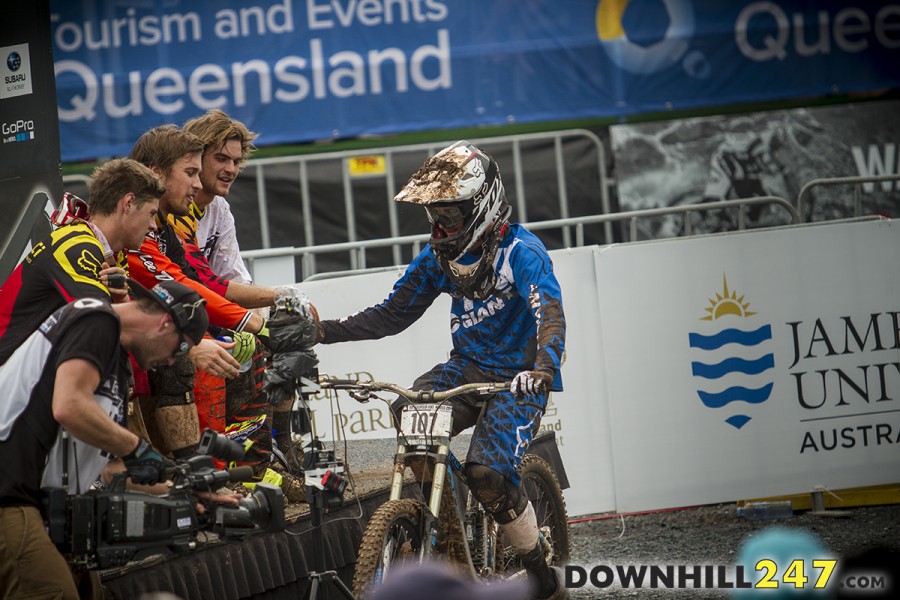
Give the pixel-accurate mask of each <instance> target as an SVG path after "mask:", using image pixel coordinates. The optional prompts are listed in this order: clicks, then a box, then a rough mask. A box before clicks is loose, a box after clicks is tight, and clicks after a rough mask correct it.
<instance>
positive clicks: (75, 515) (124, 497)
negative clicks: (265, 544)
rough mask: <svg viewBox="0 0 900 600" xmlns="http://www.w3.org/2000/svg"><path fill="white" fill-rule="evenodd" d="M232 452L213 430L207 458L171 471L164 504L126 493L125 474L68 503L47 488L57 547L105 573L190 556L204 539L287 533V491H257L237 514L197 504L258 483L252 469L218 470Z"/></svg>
mask: <svg viewBox="0 0 900 600" xmlns="http://www.w3.org/2000/svg"><path fill="white" fill-rule="evenodd" d="M232 444H234V442H231V441H230V440H228V439H227V438H225V437H224V436H221V435H219V434H217V433H215V432H214V431H212V430H209V429H207V430H206V431H204V432H203V435H202V437H201V440H200V452H201V454H199V455H197V456H194V457H192V458H190V459H188V460H185V461H180V462H177V463H175V465H174V467H172V468H171V469H170V471H169V476H170V479H171V481H172V485H171V487H170V490H169V492H168V493H167V494H166V495H164V496H154V495H151V494H147V493H144V492H138V491H131V490H126V489H125V483H126V480H127V478H128V476H127V474H125V473H120V474H117V475H116V476H115V477H114V478H113V481H112V482H111V484H110V486H109V488H108V489H106V490H91V491H89V492H88V493H86V494H81V495H68V494H67V493H66V489H65V488H62V487H59V488H45V490H44V491H45V492H46V493H47V497H46V509H47V523H48V533H49V534H50V539H51V540H52V541H53V543H54V544H56V545H57V547H58V548H59V550H60V552H62V553H63V554H64V555H66V556H67V557H68V559H69V561H70V562H71V563H72V564H74V565H77V566H80V567H82V568H86V569H105V568H109V567H119V566H123V565H125V564H126V563H127V562H129V561H132V560H136V559H140V558H144V557H146V556H150V555H152V554H160V553H163V554H166V553H173V552H174V553H186V552H188V551H190V550H193V549H194V548H195V547H196V540H197V536H198V534H199V533H200V532H211V533H215V534H217V535H218V536H219V537H221V538H223V539H236V538H242V537H244V536H246V535H249V534H251V533H254V532H257V531H269V532H274V531H282V530H283V529H284V527H285V522H284V498H283V497H282V492H281V488H278V487H276V486H273V485H269V484H265V483H260V484H257V485H256V488H255V490H254V492H253V493H252V494H251V495H250V496H247V497H245V498H241V499H240V500H239V503H238V505H237V506H233V505H222V504H215V503H213V502H211V501H209V500H203V499H198V497H197V496H195V494H194V492H215V491H216V490H217V489H219V488H220V487H221V486H222V485H223V484H225V483H226V482H229V481H234V482H238V481H245V480H247V479H249V477H250V475H252V469H251V468H250V467H237V468H233V469H227V470H220V469H216V468H215V463H214V462H213V457H214V456H215V457H216V458H223V459H228V458H230V453H234V452H236V450H235V449H234V447H233V446H231V445H232ZM234 445H236V446H238V448H240V446H239V445H237V444H234ZM240 451H241V454H243V452H242V449H240ZM231 455H233V454H231ZM198 502H199V503H201V504H203V506H204V507H205V512H203V513H200V512H198V510H197V504H198Z"/></svg>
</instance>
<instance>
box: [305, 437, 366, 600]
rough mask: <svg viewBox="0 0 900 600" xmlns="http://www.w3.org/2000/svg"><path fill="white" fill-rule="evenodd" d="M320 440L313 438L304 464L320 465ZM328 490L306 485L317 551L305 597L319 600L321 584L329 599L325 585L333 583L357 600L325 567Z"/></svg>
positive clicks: (339, 589)
mask: <svg viewBox="0 0 900 600" xmlns="http://www.w3.org/2000/svg"><path fill="white" fill-rule="evenodd" d="M319 450H320V446H319V440H318V438H313V442H312V443H311V444H310V445H309V449H308V450H307V451H306V452H305V453H304V454H303V464H304V465H313V466H315V465H319V464H320V460H321V459H320V456H319ZM326 496H327V492H325V491H324V490H320V489H319V488H317V487H316V486H313V485H307V486H306V501H307V503H309V512H310V523H311V524H312V535H313V548H314V551H315V570H314V571H310V572H309V574H308V575H307V577H309V587H308V588H307V589H306V591H305V592H304V595H303V597H304V598H306V599H307V600H318V595H319V585H320V583H321V585H322V586H323V587H322V588H321V589H322V591H323V592H324V594H323V595H322V597H323V598H324V599H325V600H327V599H328V590H327V588H325V587H324V586H325V585H327V584H329V583H331V584H333V585H334V586H336V587H337V589H338V591H340V592H341V594H343V596H344V597H345V598H347V599H348V600H356V598H355V597H354V596H353V592H351V591H350V588H348V587H347V585H346V584H345V583H344V582H343V581H341V579H340V577H338V576H337V571H334V570H326V569H325V536H324V534H323V533H322V511H323V510H324V509H325V506H326V500H327V498H326Z"/></svg>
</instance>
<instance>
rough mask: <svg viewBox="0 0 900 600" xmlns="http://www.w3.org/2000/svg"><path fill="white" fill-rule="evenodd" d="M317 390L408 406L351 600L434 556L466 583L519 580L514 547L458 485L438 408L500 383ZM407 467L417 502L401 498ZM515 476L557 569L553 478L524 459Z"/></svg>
mask: <svg viewBox="0 0 900 600" xmlns="http://www.w3.org/2000/svg"><path fill="white" fill-rule="evenodd" d="M321 385H322V387H323V388H331V389H335V390H347V391H348V392H349V393H350V396H351V397H353V398H354V399H356V400H359V401H362V402H365V401H368V400H370V399H371V398H379V396H377V395H376V393H377V392H394V393H396V394H399V395H401V396H404V397H406V398H408V399H410V400H411V401H412V403H411V404H410V405H409V406H407V407H405V408H404V411H403V414H402V416H401V419H400V421H401V423H400V427H399V432H398V437H397V452H396V454H395V457H394V471H393V478H392V481H391V488H390V498H389V500H388V501H387V502H385V503H384V504H382V505H381V506H380V507H379V508H378V509H377V510H376V511H375V512H374V514H373V515H372V517H371V519H370V520H369V523H368V525H367V526H366V530H365V532H364V533H363V537H362V541H361V543H360V548H359V555H358V558H357V562H356V571H355V574H354V577H353V588H354V593H355V594H356V595H357V597H362V596H364V595H365V594H366V593H367V592H368V591H369V590H370V589H371V588H372V587H373V586H377V585H378V584H379V583H380V582H381V581H383V580H384V579H385V578H387V577H389V576H390V571H391V569H392V567H394V566H395V565H397V564H399V563H400V562H401V561H403V562H407V561H419V562H421V561H424V560H427V559H429V558H433V557H435V556H440V555H443V556H444V557H445V558H448V559H450V560H452V561H453V562H455V563H457V564H459V565H460V566H462V567H463V569H464V570H466V571H467V572H468V573H469V574H470V575H471V576H472V577H473V578H474V577H480V578H484V579H490V578H495V577H518V576H522V574H523V571H522V568H521V564H520V562H519V558H518V555H517V553H516V551H515V549H514V548H512V547H511V546H510V545H509V544H508V543H507V542H506V540H505V539H504V537H503V535H502V532H501V531H500V528H499V526H498V524H497V523H496V522H495V521H494V519H493V517H492V516H491V515H490V514H489V513H488V512H487V511H486V510H485V509H484V507H482V506H481V504H480V503H479V502H478V501H477V500H476V499H475V497H474V496H473V495H472V493H471V492H470V491H469V490H468V488H467V487H466V485H465V483H466V482H465V476H464V474H463V465H462V464H461V463H460V462H459V460H457V458H456V457H455V456H454V455H453V452H452V451H451V450H450V432H451V430H452V424H453V414H452V409H451V406H450V405H449V404H447V403H446V401H447V400H449V399H450V398H453V397H454V396H458V395H461V394H466V395H468V396H477V397H479V398H481V400H479V402H484V401H487V400H489V398H490V396H492V395H493V394H496V393H498V392H508V391H509V383H508V382H507V383H470V384H465V385H461V386H458V387H455V388H452V389H449V390H446V391H441V392H433V391H414V390H408V389H405V388H402V387H400V386H398V385H395V384H392V383H384V382H379V381H368V382H366V381H347V380H336V379H328V380H325V381H323V382H321ZM407 467H410V468H411V470H412V471H413V474H414V475H415V477H416V479H417V481H418V482H419V484H420V487H419V489H421V495H422V499H419V498H417V497H404V485H403V482H404V476H405V473H406V469H407ZM521 476H522V488H523V491H524V493H525V495H526V496H527V497H528V499H529V500H530V501H531V503H532V505H533V506H534V510H535V513H536V515H537V521H538V528H539V531H540V537H541V544H542V545H543V548H544V551H545V555H546V558H547V562H548V563H549V564H551V565H556V566H558V565H561V564H562V563H564V562H565V561H566V560H568V557H569V526H568V522H567V514H566V503H565V499H564V498H563V495H562V490H561V489H560V485H559V481H558V480H557V477H556V474H555V473H554V472H553V469H552V468H551V467H550V465H549V464H548V463H547V462H546V461H545V460H543V459H542V458H541V457H539V456H537V455H535V454H526V455H525V457H524V458H523V460H522V466H521ZM429 480H430V483H429Z"/></svg>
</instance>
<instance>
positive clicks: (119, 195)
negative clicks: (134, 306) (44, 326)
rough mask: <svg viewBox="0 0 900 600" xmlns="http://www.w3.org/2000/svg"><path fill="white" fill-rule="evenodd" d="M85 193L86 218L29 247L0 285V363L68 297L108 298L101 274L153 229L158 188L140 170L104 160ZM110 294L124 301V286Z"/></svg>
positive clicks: (121, 263)
mask: <svg viewBox="0 0 900 600" xmlns="http://www.w3.org/2000/svg"><path fill="white" fill-rule="evenodd" d="M88 188H89V191H90V194H91V208H90V211H91V216H90V219H89V220H76V221H75V222H74V223H72V224H70V225H66V226H64V227H60V228H59V229H57V230H56V231H54V232H53V233H52V234H51V235H50V237H49V238H48V239H45V240H42V241H41V242H38V243H37V244H35V246H34V248H32V250H31V252H30V253H29V254H28V256H26V257H25V259H24V260H23V261H22V262H21V263H20V264H19V265H18V266H17V267H16V269H15V270H14V271H13V272H12V274H11V275H10V276H9V278H7V280H6V281H5V282H4V283H3V285H2V287H0V365H2V364H4V363H6V361H7V360H8V359H9V357H10V355H12V353H13V351H14V350H15V349H16V348H17V347H18V346H19V345H21V343H22V342H23V341H25V339H26V338H27V337H28V336H29V335H31V334H32V333H33V332H34V331H35V330H36V329H37V328H38V327H39V326H40V324H41V323H42V322H43V321H44V319H46V318H47V317H48V316H50V314H52V313H53V311H55V310H56V309H58V308H60V307H61V306H63V305H65V304H67V303H69V302H71V301H72V300H74V299H76V298H99V299H105V300H109V299H110V297H111V292H110V289H109V288H108V286H107V283H108V277H109V275H110V274H113V273H120V274H124V272H125V271H124V270H123V268H124V267H125V265H127V262H126V261H125V255H124V252H123V250H125V249H126V248H139V247H140V245H141V243H142V242H143V240H144V237H145V236H146V235H147V234H148V233H150V232H152V231H154V230H155V229H156V222H155V217H156V213H157V211H158V210H159V198H160V197H161V196H162V195H163V194H164V193H165V188H164V187H163V185H162V184H161V183H160V182H159V179H157V177H156V176H155V175H154V174H153V172H152V171H151V170H150V169H148V168H147V167H145V166H144V165H142V164H140V163H139V162H137V161H134V160H130V159H117V160H111V161H109V162H107V163H105V164H103V165H101V166H99V167H97V168H96V169H95V170H94V172H93V173H92V175H91V179H90V182H89V183H88ZM85 216H86V215H85ZM114 290H115V291H114V294H113V295H112V297H113V299H114V300H124V299H125V291H124V288H123V289H121V291H120V290H119V289H116V288H114Z"/></svg>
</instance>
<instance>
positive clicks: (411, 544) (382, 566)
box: [353, 498, 424, 598]
mask: <svg viewBox="0 0 900 600" xmlns="http://www.w3.org/2000/svg"><path fill="white" fill-rule="evenodd" d="M423 529H424V528H423V525H422V505H421V503H420V502H419V501H418V500H415V499H412V498H407V499H404V500H389V501H388V502H385V503H384V504H382V505H381V506H380V507H379V508H378V510H376V511H375V513H374V514H373V515H372V518H371V519H370V520H369V524H368V526H366V531H365V533H363V537H362V541H361V542H360V545H359V556H358V557H357V559H356V570H355V572H354V574H353V594H354V595H355V596H356V597H357V598H362V597H364V596H365V594H366V593H367V592H368V591H369V590H370V589H371V588H372V586H375V585H378V584H379V583H381V582H382V581H383V580H384V579H385V578H386V577H388V573H389V572H390V570H391V568H392V567H394V566H395V565H399V564H400V563H401V562H402V561H406V560H417V559H419V558H420V557H421V556H422V549H423V548H422V544H423V540H424V531H423Z"/></svg>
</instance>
